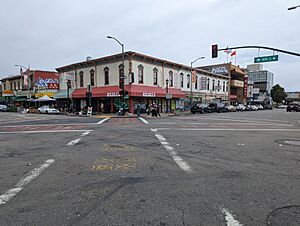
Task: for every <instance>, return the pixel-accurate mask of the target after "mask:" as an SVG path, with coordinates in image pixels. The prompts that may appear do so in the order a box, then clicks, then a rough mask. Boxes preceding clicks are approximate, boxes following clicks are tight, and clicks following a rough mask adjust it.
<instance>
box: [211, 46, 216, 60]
mask: <svg viewBox="0 0 300 226" xmlns="http://www.w3.org/2000/svg"><path fill="white" fill-rule="evenodd" d="M211 57H212V58H217V57H218V45H217V44H214V45H212V46H211Z"/></svg>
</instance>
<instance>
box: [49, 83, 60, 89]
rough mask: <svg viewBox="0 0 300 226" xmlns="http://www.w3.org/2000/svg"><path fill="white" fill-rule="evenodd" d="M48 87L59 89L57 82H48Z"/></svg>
mask: <svg viewBox="0 0 300 226" xmlns="http://www.w3.org/2000/svg"><path fill="white" fill-rule="evenodd" d="M48 89H59V86H58V84H57V83H48Z"/></svg>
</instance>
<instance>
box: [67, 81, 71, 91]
mask: <svg viewBox="0 0 300 226" xmlns="http://www.w3.org/2000/svg"><path fill="white" fill-rule="evenodd" d="M67 88H69V89H70V88H71V80H68V81H67Z"/></svg>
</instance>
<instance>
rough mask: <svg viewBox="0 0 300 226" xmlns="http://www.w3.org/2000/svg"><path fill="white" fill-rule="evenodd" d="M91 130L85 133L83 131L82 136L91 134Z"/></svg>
mask: <svg viewBox="0 0 300 226" xmlns="http://www.w3.org/2000/svg"><path fill="white" fill-rule="evenodd" d="M90 132H91V131H85V132H84V133H82V134H81V135H80V136H82V137H84V136H87V135H89V134H90Z"/></svg>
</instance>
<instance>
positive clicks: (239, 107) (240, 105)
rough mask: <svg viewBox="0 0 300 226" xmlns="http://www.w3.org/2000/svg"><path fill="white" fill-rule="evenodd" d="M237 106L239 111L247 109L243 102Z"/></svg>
mask: <svg viewBox="0 0 300 226" xmlns="http://www.w3.org/2000/svg"><path fill="white" fill-rule="evenodd" d="M235 108H236V110H237V111H245V110H246V106H245V105H243V104H239V105H237V106H236V107H235Z"/></svg>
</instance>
